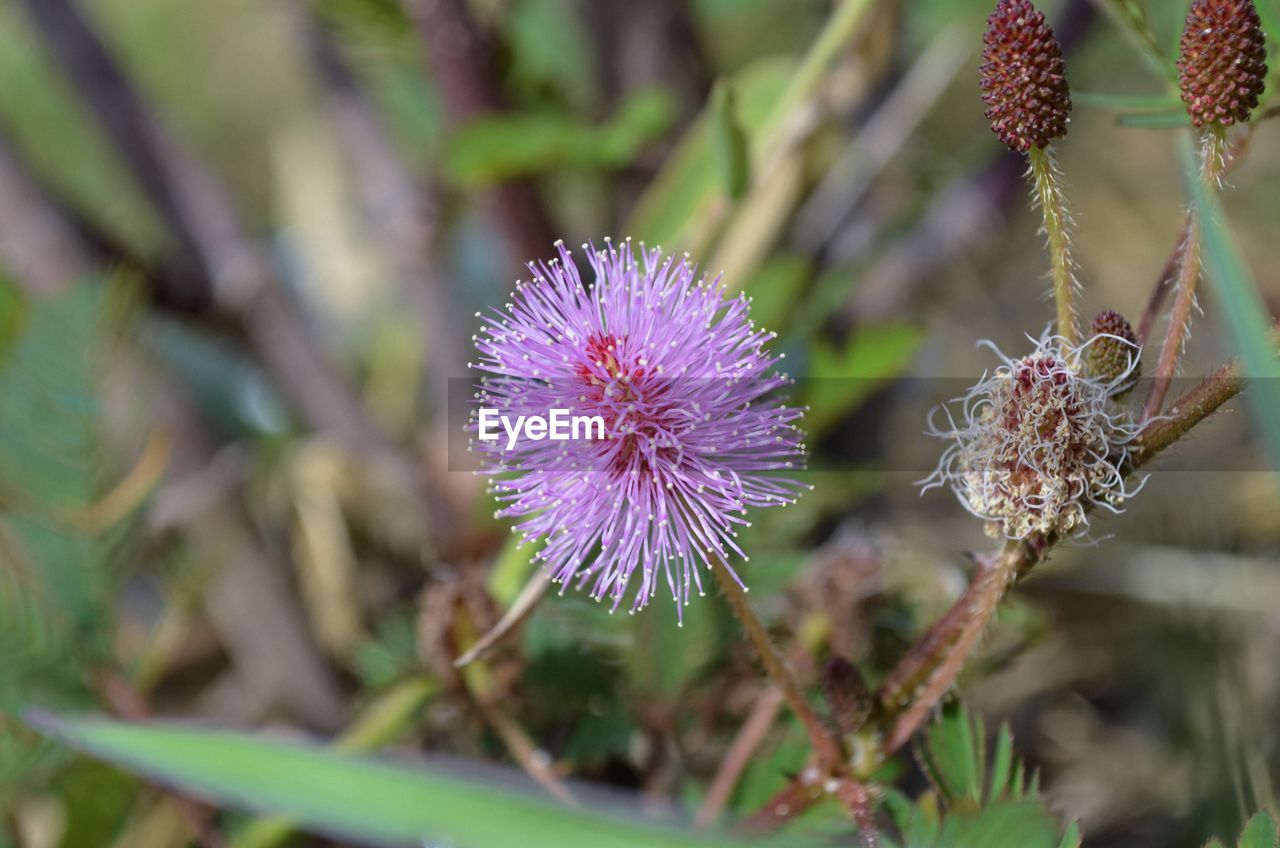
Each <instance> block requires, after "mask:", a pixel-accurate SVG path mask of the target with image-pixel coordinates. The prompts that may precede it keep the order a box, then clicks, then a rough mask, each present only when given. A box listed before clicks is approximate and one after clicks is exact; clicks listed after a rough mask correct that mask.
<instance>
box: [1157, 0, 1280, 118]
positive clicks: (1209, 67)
mask: <svg viewBox="0 0 1280 848" xmlns="http://www.w3.org/2000/svg"><path fill="white" fill-rule="evenodd" d="M1266 58H1267V39H1266V35H1265V34H1264V33H1263V31H1262V22H1261V20H1259V18H1258V10H1257V9H1256V8H1254V5H1253V0H1195V2H1193V3H1192V4H1191V11H1190V12H1189V13H1188V14H1187V23H1186V26H1185V27H1184V28H1183V30H1182V45H1181V50H1180V51H1179V54H1178V86H1179V87H1180V88H1181V89H1182V100H1183V102H1184V103H1186V104H1187V112H1188V113H1190V115H1191V120H1192V121H1193V122H1194V123H1195V125H1196V126H1197V127H1202V126H1204V125H1206V124H1213V123H1218V124H1222V125H1224V126H1230V125H1231V124H1234V123H1235V122H1236V121H1247V120H1249V113H1250V112H1251V111H1252V110H1253V109H1254V107H1256V106H1257V105H1258V97H1259V96H1260V95H1261V94H1262V90H1263V88H1264V87H1265V86H1266V78H1267V64H1266Z"/></svg>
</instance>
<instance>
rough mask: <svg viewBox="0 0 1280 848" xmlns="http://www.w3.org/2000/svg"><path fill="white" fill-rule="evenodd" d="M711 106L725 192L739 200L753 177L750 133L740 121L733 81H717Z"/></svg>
mask: <svg viewBox="0 0 1280 848" xmlns="http://www.w3.org/2000/svg"><path fill="white" fill-rule="evenodd" d="M710 109H711V119H712V126H713V127H714V128H715V143H716V145H715V146H716V158H717V159H718V160H719V164H720V178H721V181H722V182H723V184H724V193H725V194H726V195H728V196H729V197H731V198H733V199H734V200H737V199H738V198H740V197H742V195H743V193H744V192H745V191H746V190H747V183H748V182H750V179H751V163H750V151H749V150H748V144H747V134H746V133H745V132H744V131H743V129H742V125H741V124H739V123H738V116H737V105H736V100H735V98H734V95H733V83H732V82H730V81H729V80H721V81H720V82H718V83H716V86H715V88H713V89H712V90H711V104H710Z"/></svg>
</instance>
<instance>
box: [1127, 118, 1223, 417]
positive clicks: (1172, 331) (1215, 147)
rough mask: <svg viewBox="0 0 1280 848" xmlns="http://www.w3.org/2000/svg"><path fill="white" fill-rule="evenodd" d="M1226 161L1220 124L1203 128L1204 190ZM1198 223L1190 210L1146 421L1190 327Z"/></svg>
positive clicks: (1213, 184) (1156, 408) (1214, 184)
mask: <svg viewBox="0 0 1280 848" xmlns="http://www.w3.org/2000/svg"><path fill="white" fill-rule="evenodd" d="M1226 160H1227V152H1226V130H1225V128H1224V127H1222V126H1221V125H1220V124H1212V125H1210V126H1209V128H1208V129H1207V131H1206V133H1205V136H1204V140H1203V148H1202V151H1201V162H1200V176H1201V179H1202V180H1203V181H1204V184H1205V188H1206V190H1207V191H1217V190H1218V185H1219V182H1220V181H1221V179H1222V175H1223V173H1224V171H1225V167H1226V166H1225V163H1226ZM1200 254H1201V245H1200V222H1199V220H1198V219H1197V216H1196V215H1195V214H1194V213H1193V214H1191V215H1190V216H1189V217H1188V219H1187V228H1186V238H1185V239H1184V240H1183V250H1182V256H1181V262H1180V264H1179V268H1178V279H1177V285H1176V290H1177V294H1176V295H1175V297H1174V301H1173V310H1172V312H1170V313H1169V326H1168V328H1167V329H1166V331H1165V336H1164V344H1163V345H1162V346H1161V348H1160V361H1159V362H1158V363H1157V365H1156V373H1155V379H1154V380H1153V381H1152V384H1151V391H1150V393H1149V394H1148V395H1147V400H1146V403H1145V404H1144V407H1143V419H1144V420H1149V419H1151V418H1153V417H1155V416H1156V415H1158V414H1159V413H1160V409H1161V407H1163V406H1164V399H1165V395H1167V394H1168V392H1169V384H1170V383H1172V382H1173V375H1174V373H1175V372H1176V371H1177V370H1178V360H1179V359H1180V358H1181V356H1182V347H1183V343H1184V342H1185V341H1186V338H1187V332H1188V330H1189V329H1190V327H1191V312H1192V310H1193V309H1194V307H1195V302H1196V287H1197V283H1198V282H1199V280H1200V265H1201V255H1200Z"/></svg>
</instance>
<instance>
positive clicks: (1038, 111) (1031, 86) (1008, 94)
mask: <svg viewBox="0 0 1280 848" xmlns="http://www.w3.org/2000/svg"><path fill="white" fill-rule="evenodd" d="M982 41H983V44H985V45H986V47H985V49H984V50H983V51H982V59H983V63H982V68H981V74H982V100H983V102H984V103H986V104H987V107H988V108H987V111H986V113H985V114H986V116H987V117H988V118H990V119H991V129H992V130H993V131H994V132H995V133H996V135H998V136H1000V140H1001V141H1003V142H1004V143H1005V144H1006V145H1007V146H1008V147H1009V149H1010V150H1013V151H1016V152H1018V153H1026V152H1027V151H1028V150H1030V149H1031V148H1032V147H1040V148H1043V147H1047V146H1048V144H1049V142H1051V141H1053V140H1054V139H1058V138H1062V137H1063V136H1064V135H1066V134H1067V121H1068V120H1069V118H1070V114H1071V92H1070V91H1069V90H1068V88H1067V78H1066V77H1065V76H1064V75H1063V72H1064V66H1063V62H1062V46H1061V45H1060V44H1058V39H1057V38H1055V37H1054V35H1053V29H1052V28H1051V27H1050V26H1049V25H1048V24H1047V23H1045V20H1044V13H1043V12H1039V11H1037V10H1036V8H1035V6H1033V5H1031V1H1030V0H1000V2H999V4H998V5H997V6H996V10H995V11H994V12H992V13H991V17H989V18H987V32H986V35H984V36H983V38H982Z"/></svg>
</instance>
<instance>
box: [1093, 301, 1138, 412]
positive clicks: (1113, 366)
mask: <svg viewBox="0 0 1280 848" xmlns="http://www.w3.org/2000/svg"><path fill="white" fill-rule="evenodd" d="M1089 330H1090V335H1092V336H1093V344H1091V345H1089V347H1088V349H1087V350H1086V351H1085V356H1084V364H1085V371H1086V372H1088V374H1089V376H1091V377H1096V378H1098V379H1099V380H1103V381H1105V382H1108V383H1115V384H1116V389H1115V392H1114V395H1113V396H1114V397H1120V396H1122V395H1124V394H1125V393H1126V392H1128V391H1129V390H1130V389H1132V388H1133V387H1134V386H1135V385H1136V384H1137V382H1138V377H1139V376H1140V371H1141V366H1140V364H1139V362H1138V336H1137V334H1135V333H1134V332H1133V327H1132V326H1130V325H1129V322H1128V321H1127V320H1126V319H1125V317H1124V316H1123V315H1121V314H1120V313H1119V312H1116V311H1115V310H1114V309H1107V310H1105V311H1103V312H1099V313H1098V314H1097V316H1096V317H1095V318H1094V319H1093V323H1092V324H1091V325H1090V327H1089ZM1121 377H1123V378H1124V379H1123V380H1122V379H1120V378H1121Z"/></svg>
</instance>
